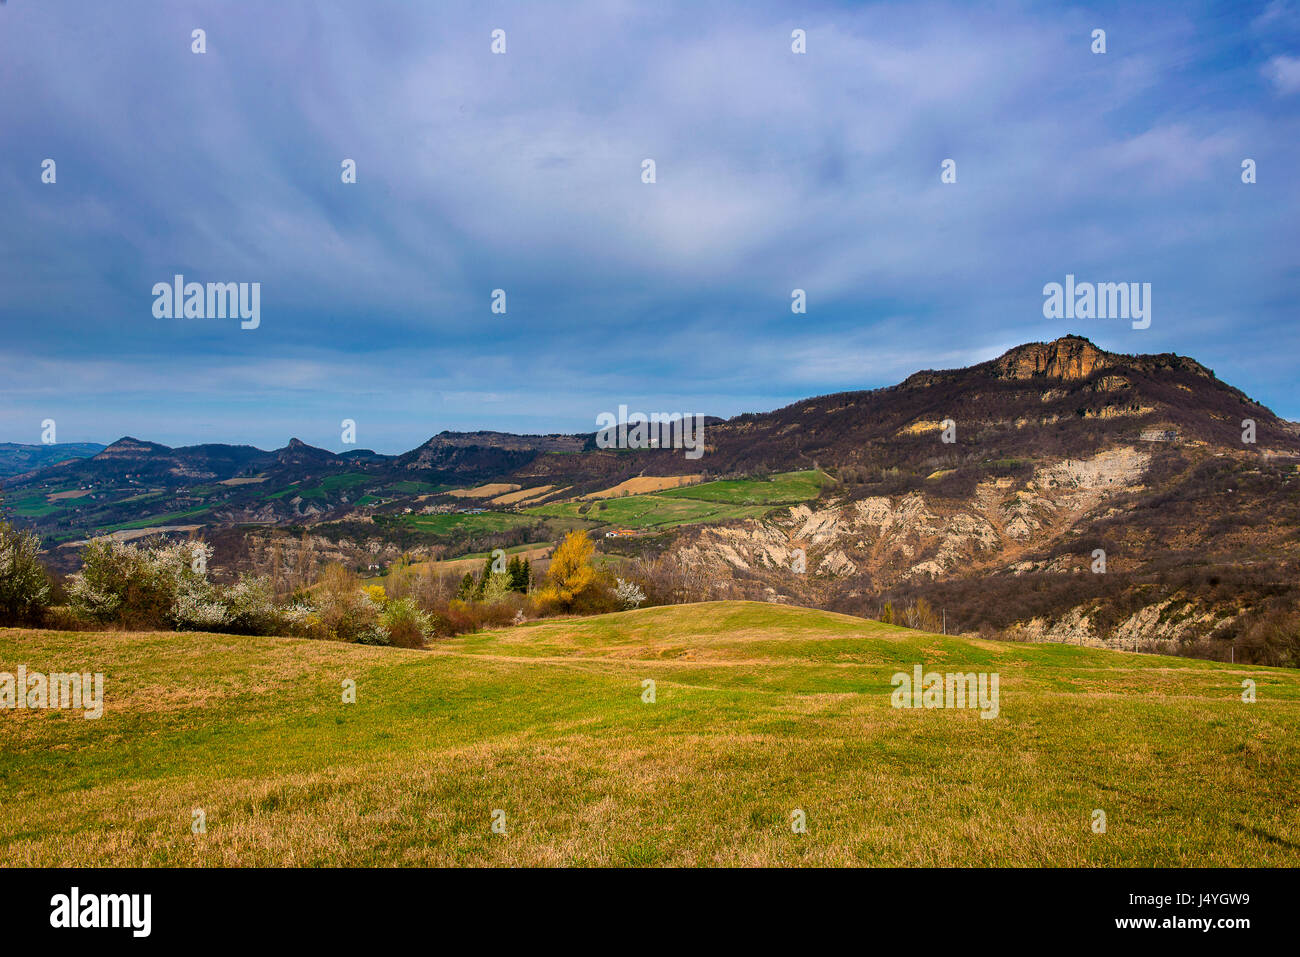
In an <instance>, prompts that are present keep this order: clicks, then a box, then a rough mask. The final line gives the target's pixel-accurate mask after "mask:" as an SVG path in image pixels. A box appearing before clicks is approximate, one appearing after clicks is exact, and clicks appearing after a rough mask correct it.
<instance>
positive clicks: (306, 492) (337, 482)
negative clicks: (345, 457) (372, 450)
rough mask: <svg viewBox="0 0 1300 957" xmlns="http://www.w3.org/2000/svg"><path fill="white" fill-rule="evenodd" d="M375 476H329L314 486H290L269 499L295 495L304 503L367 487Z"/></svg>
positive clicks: (355, 473) (346, 473)
mask: <svg viewBox="0 0 1300 957" xmlns="http://www.w3.org/2000/svg"><path fill="white" fill-rule="evenodd" d="M373 480H374V476H372V475H363V474H361V473H360V472H343V473H342V474H340V475H327V476H325V477H324V478H323V479H321V480H320V481H319V482H317V483H316V484H314V485H311V486H308V487H303V486H301V485H298V484H296V483H295V484H294V485H291V486H289V487H288V488H286V489H281V490H280V491H278V492H274V493H272V494H270V495H268V496H266V497H267V498H285V497H290V498H291V497H293V496H295V495H297V496H299V497H301V498H302V499H303V500H304V501H310V500H313V499H320V498H325V497H326V496H327V495H333V494H334V493H335V492H341V491H346V490H347V489H350V488H356V487H357V486H358V485H365V484H366V483H367V482H370V481H373Z"/></svg>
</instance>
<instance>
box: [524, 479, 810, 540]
mask: <svg viewBox="0 0 1300 957" xmlns="http://www.w3.org/2000/svg"><path fill="white" fill-rule="evenodd" d="M825 481H826V476H825V475H823V474H822V473H821V472H811V471H810V472H785V473H782V474H779V475H774V476H772V478H770V479H734V480H732V479H728V480H723V481H718V482H704V483H702V484H700V485H686V486H682V487H681V488H675V489H669V490H668V491H664V492H648V493H646V494H644V495H627V496H624V497H622V498H606V499H596V500H594V501H590V502H556V503H552V504H550V505H538V506H535V507H534V508H529V509H525V510H524V513H525V514H527V515H538V516H542V517H546V518H568V519H576V518H583V519H586V520H588V521H591V522H599V523H601V524H603V525H617V526H621V527H624V528H638V529H651V528H674V527H676V526H678V525H702V524H708V523H716V522H728V521H732V520H734V519H738V518H761V517H762V516H763V515H766V514H767V513H768V512H769V511H771V509H772V508H773V507H775V506H777V505H782V504H793V503H795V502H804V501H809V500H811V499H814V498H816V497H817V495H818V494H819V492H820V491H821V486H822V483H824V482H825Z"/></svg>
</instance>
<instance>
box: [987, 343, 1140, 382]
mask: <svg viewBox="0 0 1300 957" xmlns="http://www.w3.org/2000/svg"><path fill="white" fill-rule="evenodd" d="M1117 358H1118V357H1117V356H1115V355H1114V354H1113V353H1110V352H1103V351H1102V350H1101V349H1098V348H1097V347H1096V346H1094V345H1093V344H1092V343H1091V342H1089V341H1088V340H1087V339H1082V338H1079V337H1078V336H1065V337H1063V338H1060V339H1057V340H1056V341H1054V342H1031V343H1030V344H1028V345H1024V346H1019V347H1017V348H1015V349H1012V350H1011V351H1010V352H1008V353H1006V354H1005V355H1003V356H1002V357H1001V358H999V359H996V360H994V375H996V376H997V377H998V378H1000V379H1031V378H1034V377H1035V376H1044V377H1047V378H1051V379H1063V380H1065V381H1067V382H1068V381H1072V380H1077V379H1086V378H1088V376H1090V375H1092V374H1093V372H1095V371H1096V370H1098V369H1105V368H1109V367H1111V366H1113V365H1115V359H1117Z"/></svg>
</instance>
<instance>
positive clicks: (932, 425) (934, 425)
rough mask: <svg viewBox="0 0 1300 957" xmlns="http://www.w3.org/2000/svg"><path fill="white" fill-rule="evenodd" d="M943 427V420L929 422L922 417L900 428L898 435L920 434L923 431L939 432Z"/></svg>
mask: <svg viewBox="0 0 1300 957" xmlns="http://www.w3.org/2000/svg"><path fill="white" fill-rule="evenodd" d="M942 428H943V423H942V422H927V421H926V420H924V419H922V420H920V421H917V422H913V423H912V424H911V425H908V426H904V427H903V428H901V429H899V430H898V432H897V433H896V434H897V435H920V434H921V433H922V432H938V431H940V430H941V429H942Z"/></svg>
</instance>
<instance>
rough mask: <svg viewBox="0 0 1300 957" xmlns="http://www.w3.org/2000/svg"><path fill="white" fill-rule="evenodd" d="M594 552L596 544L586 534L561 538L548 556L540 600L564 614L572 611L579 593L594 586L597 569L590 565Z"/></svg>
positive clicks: (579, 595) (571, 533)
mask: <svg viewBox="0 0 1300 957" xmlns="http://www.w3.org/2000/svg"><path fill="white" fill-rule="evenodd" d="M595 552H596V544H595V543H594V542H593V541H592V540H591V539H590V538H588V537H587V533H586V532H584V531H576V532H570V533H569V534H568V535H566V536H564V541H562V542H561V543H560V545H559V547H558V548H556V549H555V554H554V555H552V556H551V570H550V573H549V574H548V575H547V582H546V585H545V587H543V588H542V591H541V595H540V598H541V600H542V601H544V602H547V603H550V604H553V605H556V606H558V607H560V608H562V609H564V610H565V611H568V610H569V609H571V608H573V606H574V604H575V603H576V602H577V600H578V599H579V598H580V597H581V596H582V594H583V593H584V592H586V591H587V590H588V589H590V588H592V587H594V586H595V584H596V569H595V568H594V567H593V566H592V564H591V557H592V555H594V554H595Z"/></svg>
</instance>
